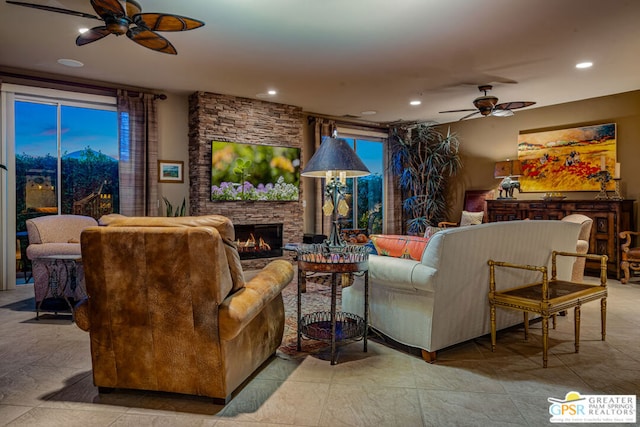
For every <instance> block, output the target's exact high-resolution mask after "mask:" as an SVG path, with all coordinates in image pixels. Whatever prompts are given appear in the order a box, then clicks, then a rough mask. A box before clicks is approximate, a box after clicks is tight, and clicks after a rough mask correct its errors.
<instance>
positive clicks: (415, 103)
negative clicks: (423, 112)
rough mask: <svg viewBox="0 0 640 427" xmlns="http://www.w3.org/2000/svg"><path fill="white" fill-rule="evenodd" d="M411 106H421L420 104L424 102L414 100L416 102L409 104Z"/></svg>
mask: <svg viewBox="0 0 640 427" xmlns="http://www.w3.org/2000/svg"><path fill="white" fill-rule="evenodd" d="M409 104H411V105H420V104H422V101H418V100H414V101H411V102H409Z"/></svg>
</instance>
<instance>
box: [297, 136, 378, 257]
mask: <svg viewBox="0 0 640 427" xmlns="http://www.w3.org/2000/svg"><path fill="white" fill-rule="evenodd" d="M370 173H371V172H369V169H367V167H366V166H365V165H364V163H362V160H360V158H359V157H358V155H357V154H356V153H355V151H353V149H352V148H351V146H349V143H348V142H347V141H346V140H345V139H342V138H338V134H337V132H334V134H333V136H332V137H324V138H323V139H322V144H320V148H318V151H316V152H315V154H314V155H313V156H312V157H311V160H309V163H308V164H307V165H306V167H305V168H304V170H303V171H302V173H301V175H302V176H310V177H314V178H325V179H326V181H325V196H326V197H327V201H326V202H325V204H324V206H323V207H322V210H323V211H324V214H325V215H326V216H329V215H332V225H331V234H330V235H329V238H328V239H327V240H325V244H326V245H327V246H328V249H329V251H331V249H332V248H340V247H343V246H345V242H344V240H342V236H340V233H339V231H338V216H345V215H346V214H347V213H348V212H349V206H348V205H347V202H346V201H345V200H344V190H345V189H346V188H347V178H355V177H359V176H366V175H369V174H370Z"/></svg>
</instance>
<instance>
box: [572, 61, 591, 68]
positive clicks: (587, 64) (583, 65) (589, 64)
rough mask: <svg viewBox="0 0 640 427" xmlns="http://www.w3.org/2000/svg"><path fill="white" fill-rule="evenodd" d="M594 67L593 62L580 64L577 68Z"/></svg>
mask: <svg viewBox="0 0 640 427" xmlns="http://www.w3.org/2000/svg"><path fill="white" fill-rule="evenodd" d="M592 66H593V62H589V61H586V62H579V63H577V64H576V68H591V67H592Z"/></svg>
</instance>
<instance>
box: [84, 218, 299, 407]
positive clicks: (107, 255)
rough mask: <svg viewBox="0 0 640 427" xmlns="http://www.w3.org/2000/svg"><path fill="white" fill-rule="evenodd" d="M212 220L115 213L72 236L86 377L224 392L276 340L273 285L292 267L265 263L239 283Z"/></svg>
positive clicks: (227, 239) (231, 252)
mask: <svg viewBox="0 0 640 427" xmlns="http://www.w3.org/2000/svg"><path fill="white" fill-rule="evenodd" d="M233 233H234V231H233V225H232V224H231V221H230V220H229V219H228V218H226V217H222V216H218V215H210V216H203V217H180V218H157V217H156V218H151V217H147V218H142V217H130V218H119V219H116V220H114V221H110V222H109V225H108V226H103V227H91V228H88V229H86V230H85V231H83V232H82V236H81V247H82V262H83V264H84V271H85V281H86V287H87V294H88V296H89V298H88V300H85V301H83V302H81V303H80V304H78V306H77V307H76V310H75V318H76V323H77V324H78V326H79V327H80V328H82V329H84V330H88V331H89V333H90V336H91V358H92V365H93V381H94V384H95V385H96V386H98V387H99V388H100V390H101V391H108V390H109V389H113V388H127V389H142V390H157V391H166V392H175V393H183V394H191V395H199V396H209V397H213V398H215V399H220V400H224V403H226V402H228V401H229V399H230V398H231V394H232V392H233V391H234V390H235V389H236V388H237V387H238V386H239V385H241V384H242V383H243V382H244V381H245V380H246V379H247V378H248V377H249V376H250V375H251V374H252V373H253V372H254V371H255V370H256V369H257V368H258V367H260V365H261V364H262V363H263V362H264V361H266V360H267V359H268V358H269V357H270V356H271V355H273V354H274V353H275V351H276V349H277V348H278V347H279V345H280V343H281V341H282V335H283V331H284V306H283V301H282V295H281V291H282V289H283V288H284V287H285V286H286V285H287V284H288V283H290V282H291V280H292V278H293V266H292V265H291V263H290V262H288V261H284V260H276V261H272V262H271V263H270V264H269V265H267V266H266V267H265V268H264V269H263V270H261V271H260V272H259V273H258V274H257V275H256V276H255V277H254V278H252V279H251V280H250V281H248V282H246V283H245V282H244V278H243V272H242V267H241V265H240V259H239V256H238V252H237V250H236V248H235V245H234V244H233V239H234V234H233Z"/></svg>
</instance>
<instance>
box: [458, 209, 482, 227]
mask: <svg viewBox="0 0 640 427" xmlns="http://www.w3.org/2000/svg"><path fill="white" fill-rule="evenodd" d="M483 217H484V212H469V211H462V217H461V218H460V227H464V226H466V225H478V224H482V218H483Z"/></svg>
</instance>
